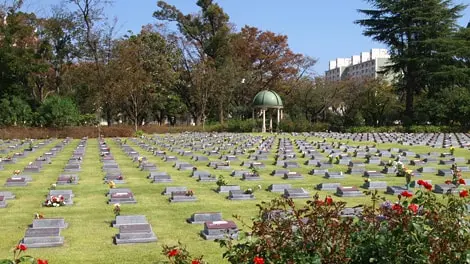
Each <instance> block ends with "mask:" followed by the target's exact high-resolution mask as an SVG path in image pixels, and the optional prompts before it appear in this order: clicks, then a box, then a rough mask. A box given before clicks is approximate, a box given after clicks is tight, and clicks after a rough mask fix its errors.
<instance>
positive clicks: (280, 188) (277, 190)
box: [268, 184, 292, 193]
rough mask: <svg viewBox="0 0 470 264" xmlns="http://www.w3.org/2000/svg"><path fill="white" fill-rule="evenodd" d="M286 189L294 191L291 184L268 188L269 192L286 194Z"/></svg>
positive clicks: (274, 185)
mask: <svg viewBox="0 0 470 264" xmlns="http://www.w3.org/2000/svg"><path fill="white" fill-rule="evenodd" d="M285 189H292V185H291V184H271V185H269V187H268V191H270V192H282V193H284V190H285Z"/></svg>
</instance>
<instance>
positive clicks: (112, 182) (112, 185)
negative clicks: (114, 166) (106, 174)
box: [108, 181, 116, 189]
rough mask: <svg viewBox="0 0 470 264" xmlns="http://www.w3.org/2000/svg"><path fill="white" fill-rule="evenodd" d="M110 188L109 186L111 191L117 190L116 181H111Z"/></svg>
mask: <svg viewBox="0 0 470 264" xmlns="http://www.w3.org/2000/svg"><path fill="white" fill-rule="evenodd" d="M108 186H109V188H110V189H114V188H116V183H114V181H110V182H109V183H108Z"/></svg>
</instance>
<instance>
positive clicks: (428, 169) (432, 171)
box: [418, 167, 436, 173]
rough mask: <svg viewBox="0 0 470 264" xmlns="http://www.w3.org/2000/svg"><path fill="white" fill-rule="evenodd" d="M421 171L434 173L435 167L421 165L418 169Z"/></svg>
mask: <svg viewBox="0 0 470 264" xmlns="http://www.w3.org/2000/svg"><path fill="white" fill-rule="evenodd" d="M418 171H419V172H421V173H436V168H434V167H421V168H419V169H418Z"/></svg>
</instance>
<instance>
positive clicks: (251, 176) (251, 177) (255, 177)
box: [242, 172, 261, 181]
mask: <svg viewBox="0 0 470 264" xmlns="http://www.w3.org/2000/svg"><path fill="white" fill-rule="evenodd" d="M242 180H244V181H261V177H260V176H259V174H257V173H252V172H248V173H243V176H242Z"/></svg>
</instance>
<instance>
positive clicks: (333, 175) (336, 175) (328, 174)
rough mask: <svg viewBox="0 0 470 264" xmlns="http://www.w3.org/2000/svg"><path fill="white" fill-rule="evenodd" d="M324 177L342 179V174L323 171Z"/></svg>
mask: <svg viewBox="0 0 470 264" xmlns="http://www.w3.org/2000/svg"><path fill="white" fill-rule="evenodd" d="M325 178H327V179H343V178H344V174H343V173H342V172H325Z"/></svg>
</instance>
